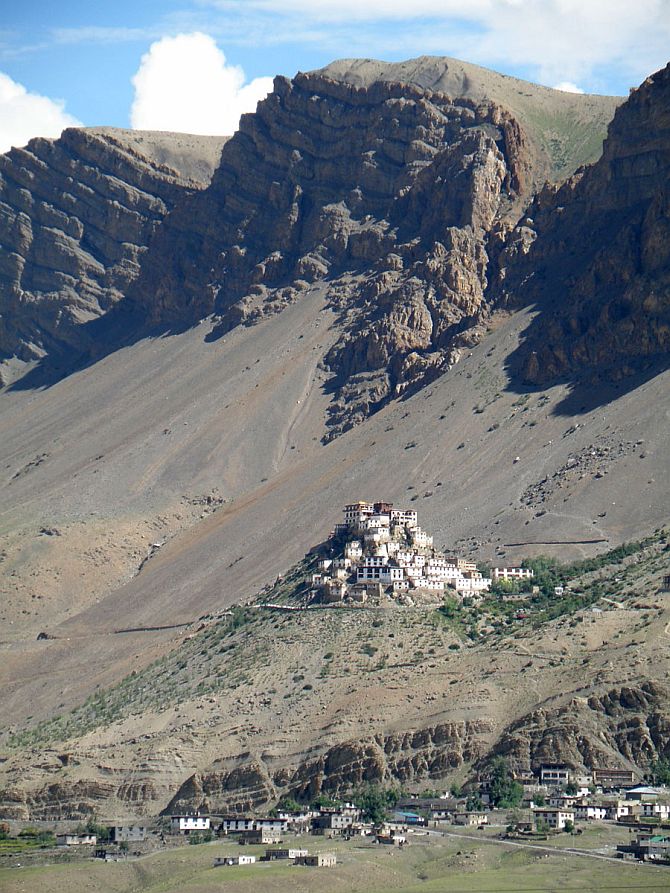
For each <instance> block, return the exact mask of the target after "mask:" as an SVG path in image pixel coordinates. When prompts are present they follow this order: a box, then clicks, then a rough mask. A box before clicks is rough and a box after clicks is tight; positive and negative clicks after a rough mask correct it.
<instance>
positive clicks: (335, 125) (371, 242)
mask: <svg viewBox="0 0 670 893" xmlns="http://www.w3.org/2000/svg"><path fill="white" fill-rule="evenodd" d="M431 65H432V63H431V62H430V60H418V64H417V66H416V70H414V71H413V72H412V73H410V74H408V75H407V77H408V79H407V80H405V81H403V80H397V81H395V80H392V79H390V77H389V76H388V72H385V74H386V75H387V76H386V77H385V78H384V77H381V76H376V75H378V74H379V73H378V72H377V70H376V69H375V74H369V73H368V74H369V76H368V77H367V79H366V80H365V82H362V81H361V75H360V72H359V71H358V70H357V75H356V79H354V80H357V81H358V82H357V83H352V82H351V79H350V78H349V76H348V70H347V69H346V67H345V68H344V69H343V70H342V71H340V70H339V69H338V67H337V66H334V67H333V68H332V69H326V70H324V71H323V72H316V73H313V74H301V75H298V76H297V77H296V78H294V79H293V80H292V81H289V80H287V79H286V78H277V79H276V80H275V88H274V91H273V93H272V94H271V95H270V96H269V97H268V98H267V99H266V100H264V101H263V102H261V103H260V104H259V106H258V110H257V112H256V114H254V115H246V116H244V117H243V119H242V121H241V124H240V130H239V132H238V133H237V134H235V136H234V137H233V138H232V139H231V140H230V142H229V143H228V144H227V145H226V147H225V149H224V152H223V154H222V158H221V165H220V167H219V169H218V170H217V172H216V174H215V176H214V178H213V180H212V184H211V186H210V187H209V189H207V190H206V191H205V192H204V193H202V194H200V195H198V196H193V197H192V198H190V199H189V200H187V201H185V202H183V203H182V204H181V205H180V206H179V207H178V208H177V209H176V210H175V212H174V213H173V214H171V215H170V217H169V218H168V219H167V220H166V223H165V225H164V227H162V228H161V231H160V233H159V234H158V237H157V239H156V241H155V243H154V246H153V247H152V250H151V252H150V253H149V255H148V257H147V260H146V263H145V264H144V266H143V270H142V275H141V277H140V279H139V280H138V281H137V282H136V284H135V286H134V288H133V291H132V301H133V303H134V305H136V306H139V307H140V308H141V309H142V312H143V313H144V314H145V317H146V319H147V320H148V321H149V322H150V323H151V324H172V323H174V322H180V323H183V322H190V323H192V322H194V321H196V320H197V319H200V318H202V317H203V316H206V315H208V314H210V313H214V314H217V316H218V324H217V327H216V329H215V333H218V334H225V333H226V332H227V331H229V330H230V328H231V327H233V326H235V325H238V324H240V323H247V324H249V323H252V322H255V321H257V320H258V319H259V318H261V317H263V316H265V315H267V314H271V313H276V312H278V311H280V310H281V309H282V308H283V307H285V306H286V304H287V303H290V302H292V301H295V300H297V299H299V297H300V296H301V295H302V294H304V293H305V291H306V290H308V289H309V288H310V285H311V284H312V283H315V282H317V281H321V280H327V281H328V282H329V283H330V300H331V303H332V306H333V308H334V309H335V310H336V311H337V312H338V314H339V325H340V326H341V329H342V337H341V339H340V342H339V344H338V346H337V348H336V349H334V350H332V351H331V352H330V353H329V354H328V355H327V356H326V358H325V362H326V364H327V366H328V367H329V368H330V370H331V372H332V375H333V380H332V382H331V385H332V389H333V390H334V391H335V398H334V401H333V404H332V406H331V411H330V422H331V430H332V432H333V433H339V432H341V431H342V430H344V429H346V428H347V427H350V426H351V425H352V424H354V423H355V422H357V421H360V420H361V419H362V418H364V417H365V416H367V415H368V414H369V413H370V412H371V411H373V410H374V409H376V408H378V407H379V406H380V405H381V404H382V403H383V402H385V401H386V400H387V399H388V398H390V397H392V396H397V395H399V394H401V393H403V392H405V391H406V390H407V389H411V388H415V387H417V386H418V385H420V384H422V383H425V382H427V381H429V380H431V379H432V378H434V377H435V376H436V375H438V374H440V373H441V372H443V371H444V370H445V369H446V368H448V366H449V365H450V364H451V363H453V362H454V360H455V359H456V358H457V356H458V353H459V350H460V349H461V348H463V347H467V346H470V345H472V344H473V343H475V342H476V341H477V340H478V338H479V337H480V335H481V325H482V322H483V321H484V320H485V318H486V316H487V312H488V306H487V304H486V302H485V300H484V292H485V289H486V286H487V266H488V254H487V242H488V234H489V233H490V232H491V230H492V229H493V228H494V227H496V226H498V225H499V224H500V222H501V221H503V220H506V219H511V220H515V219H516V216H518V209H519V208H520V207H522V206H523V205H524V204H525V203H527V202H528V201H529V200H530V197H531V194H532V190H533V188H534V186H535V184H536V183H537V182H538V179H541V176H542V175H543V174H544V173H546V172H547V171H549V170H550V169H551V159H550V157H549V155H548V154H547V152H546V151H545V150H544V149H543V147H542V141H541V139H540V136H539V131H537V127H535V129H534V125H533V122H532V116H530V115H526V116H525V121H526V123H524V124H522V123H520V119H519V117H517V116H516V115H515V114H514V113H513V112H512V111H510V106H509V104H508V105H506V104H505V102H504V98H505V95H504V94H503V92H502V91H500V90H499V91H498V95H499V99H498V100H495V101H494V100H492V99H490V98H487V97H486V96H485V85H484V82H483V80H482V78H483V75H480V77H479V81H477V79H476V78H475V79H474V80H475V83H480V82H481V83H480V86H481V89H479V90H476V89H474V90H473V81H472V79H471V80H470V81H468V83H467V84H464V83H463V82H462V79H461V81H456V80H454V79H453V78H452V79H451V80H450V79H446V80H445V79H444V78H442V79H441V80H440V79H439V78H438V79H437V81H436V83H437V84H438V85H439V86H445V87H450V88H454V90H455V91H456V92H455V93H453V94H449V93H447V92H438V91H437V90H434V89H429V88H428V87H426V86H425V84H422V83H420V82H419V80H420V79H419V77H418V74H417V71H419V72H420V71H425V72H429V71H430V70H431ZM479 71H480V72H481V71H482V70H479ZM489 74H490V73H489ZM397 75H398V77H399V78H401V77H402V76H403V72H402V71H398V72H397ZM433 80H435V78H433ZM424 81H425V78H424ZM514 84H515V85H519V84H521V82H516V81H515V82H514ZM511 92H513V91H509V90H508V94H509V95H511ZM544 93H546V94H547V95H546V96H544V95H543V97H542V102H544V103H545V105H546V106H547V108H548V109H549V110H551V109H552V103H554V105H556V104H557V103H558V104H559V105H560V104H561V103H564V102H565V99H564V94H558V93H557V92H556V91H546V90H545V91H544ZM529 95H531V96H532V95H533V93H532V88H531V92H530V93H529ZM571 101H572V102H573V103H574V99H573V100H571ZM590 102H591V105H589V104H587V103H586V102H584V103H582V105H583V111H584V112H586V117H587V118H588V116H589V110H591V106H592V105H593V98H591V100H590ZM512 105H514V103H512ZM595 106H597V108H598V112H599V114H600V116H601V117H602V115H603V109H610V110H611V109H613V107H614V101H613V100H606V101H605V100H603V102H602V103H600V105H598V104H597V103H595ZM596 118H597V116H596ZM600 123H601V122H600V119H599V118H597V120H596V122H595V124H594V121H591V124H592V125H594V126H593V127H592V130H593V129H595V131H596V132H597V130H598V125H599V124H600ZM536 131H537V132H536Z"/></svg>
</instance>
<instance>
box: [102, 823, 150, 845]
mask: <svg viewBox="0 0 670 893" xmlns="http://www.w3.org/2000/svg"><path fill="white" fill-rule="evenodd" d="M146 837H147V829H146V828H145V827H144V825H112V826H111V827H110V829H109V839H110V841H111V842H112V843H140V842H141V841H143V840H146Z"/></svg>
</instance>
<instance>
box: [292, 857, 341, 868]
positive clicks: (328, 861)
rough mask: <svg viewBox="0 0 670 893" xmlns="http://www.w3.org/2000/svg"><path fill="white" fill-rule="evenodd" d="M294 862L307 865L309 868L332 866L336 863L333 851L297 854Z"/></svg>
mask: <svg viewBox="0 0 670 893" xmlns="http://www.w3.org/2000/svg"><path fill="white" fill-rule="evenodd" d="M295 864H296V865H307V866H309V867H311V868H334V867H335V866H336V865H337V858H336V857H335V856H334V855H333V853H314V854H313V855H307V856H298V857H297V858H296V860H295Z"/></svg>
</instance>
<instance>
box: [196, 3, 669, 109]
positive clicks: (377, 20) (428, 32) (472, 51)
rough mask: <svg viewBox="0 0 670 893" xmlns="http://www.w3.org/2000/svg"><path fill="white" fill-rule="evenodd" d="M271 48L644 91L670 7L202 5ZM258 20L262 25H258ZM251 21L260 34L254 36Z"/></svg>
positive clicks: (664, 50)
mask: <svg viewBox="0 0 670 893" xmlns="http://www.w3.org/2000/svg"><path fill="white" fill-rule="evenodd" d="M200 4H201V6H204V5H207V6H209V7H210V8H214V9H217V10H219V11H221V12H225V14H226V20H228V17H229V16H233V17H235V16H238V17H239V16H245V17H246V18H247V22H248V28H247V31H248V33H250V34H253V33H254V32H255V33H257V34H258V35H259V39H260V40H261V41H262V40H267V38H266V37H265V35H264V31H263V29H262V27H261V26H262V24H263V22H264V20H265V19H266V18H273V19H274V21H275V25H276V27H275V30H274V33H275V34H276V35H277V40H279V39H281V38H282V37H283V39H284V40H285V41H291V40H292V39H293V38H294V37H295V35H296V34H297V32H299V31H301V32H302V33H304V34H309V31H310V28H311V29H312V35H313V37H312V41H311V42H312V43H314V44H317V45H320V46H321V47H322V48H327V49H328V50H329V51H331V52H333V53H334V54H337V55H346V56H353V55H360V54H361V53H363V54H364V55H366V56H370V55H372V56H379V55H387V54H390V55H391V56H392V58H398V54H399V53H403V54H413V55H419V54H421V53H435V54H437V55H451V56H456V57H457V58H460V59H464V60H467V61H469V62H477V63H479V64H480V65H485V66H487V67H489V68H502V69H503V70H507V71H508V72H509V71H510V70H512V71H524V72H527V74H528V76H530V77H532V78H533V79H534V80H537V81H539V82H540V83H543V84H547V85H551V84H555V83H557V82H559V81H563V80H564V81H569V82H571V83H575V84H580V85H583V86H584V87H586V88H587V89H589V90H599V89H602V88H605V89H608V87H609V85H610V84H612V83H617V84H619V85H620V89H621V88H622V82H623V85H625V86H623V92H625V91H626V87H627V86H632V85H634V84H637V83H639V82H640V81H641V80H642V79H643V78H644V77H646V76H647V75H648V74H650V73H651V72H653V71H655V70H656V69H658V68H660V67H662V66H663V65H665V63H666V62H667V61H668V55H669V53H668V47H669V46H670V0H635V2H634V3H633V2H631V0H412V2H411V3H408V2H407V0H200ZM254 16H255V17H256V18H255V20H254ZM254 21H255V22H256V23H257V24H258V25H259V27H258V28H257V29H255V28H254Z"/></svg>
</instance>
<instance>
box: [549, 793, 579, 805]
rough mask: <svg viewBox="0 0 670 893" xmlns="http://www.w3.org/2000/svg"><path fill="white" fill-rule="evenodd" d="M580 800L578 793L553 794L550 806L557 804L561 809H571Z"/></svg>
mask: <svg viewBox="0 0 670 893" xmlns="http://www.w3.org/2000/svg"><path fill="white" fill-rule="evenodd" d="M578 800H579V798H578V796H577V795H576V794H575V795H571V794H552V795H551V796H550V797H549V806H556V807H558V808H559V809H570V808H571V807H573V806H574V805H575V804H576V803H577V802H578Z"/></svg>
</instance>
